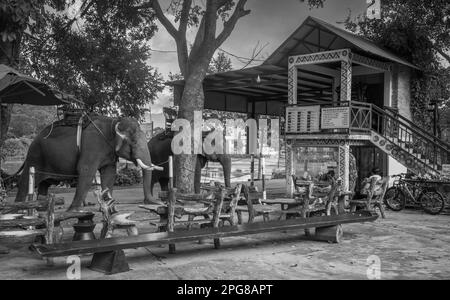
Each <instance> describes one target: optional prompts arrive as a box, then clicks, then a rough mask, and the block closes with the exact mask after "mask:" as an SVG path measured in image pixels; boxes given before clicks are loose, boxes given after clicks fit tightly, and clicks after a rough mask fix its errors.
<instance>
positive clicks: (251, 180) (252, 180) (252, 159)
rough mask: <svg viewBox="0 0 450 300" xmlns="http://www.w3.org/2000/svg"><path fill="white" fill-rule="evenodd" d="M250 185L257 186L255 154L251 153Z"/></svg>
mask: <svg viewBox="0 0 450 300" xmlns="http://www.w3.org/2000/svg"><path fill="white" fill-rule="evenodd" d="M250 174H251V175H250V176H251V177H250V187H254V186H255V155H253V154H252V155H251V162H250Z"/></svg>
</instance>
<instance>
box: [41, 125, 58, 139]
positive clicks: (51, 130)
mask: <svg viewBox="0 0 450 300" xmlns="http://www.w3.org/2000/svg"><path fill="white" fill-rule="evenodd" d="M54 124H55V122H53V123H52V127H51V128H50V132H49V133H48V134H47V135H46V136H45V137H44V140H46V139H48V138H49V136H50V135H51V134H52V132H53V125H54Z"/></svg>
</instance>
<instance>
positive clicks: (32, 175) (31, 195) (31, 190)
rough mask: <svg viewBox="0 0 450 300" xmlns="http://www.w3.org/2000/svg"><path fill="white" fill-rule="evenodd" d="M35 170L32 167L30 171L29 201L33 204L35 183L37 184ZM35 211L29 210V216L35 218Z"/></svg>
mask: <svg viewBox="0 0 450 300" xmlns="http://www.w3.org/2000/svg"><path fill="white" fill-rule="evenodd" d="M35 174H36V172H35V169H34V167H30V171H29V173H28V201H29V202H31V201H33V200H34V183H35ZM33 214H34V210H33V209H29V210H28V216H33Z"/></svg>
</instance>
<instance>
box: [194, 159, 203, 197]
mask: <svg viewBox="0 0 450 300" xmlns="http://www.w3.org/2000/svg"><path fill="white" fill-rule="evenodd" d="M201 180H202V165H201V162H200V159H198V158H197V163H196V165H195V174H194V191H195V193H196V194H200V187H201Z"/></svg>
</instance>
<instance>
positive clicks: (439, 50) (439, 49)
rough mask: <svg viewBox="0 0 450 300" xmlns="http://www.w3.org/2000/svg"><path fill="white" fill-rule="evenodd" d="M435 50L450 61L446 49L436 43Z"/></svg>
mask: <svg viewBox="0 0 450 300" xmlns="http://www.w3.org/2000/svg"><path fill="white" fill-rule="evenodd" d="M433 48H434V50H436V52H437V53H439V54H440V55H441V56H442V57H443V58H444V59H446V60H447V61H448V62H449V63H450V55H449V54H447V53H445V52H444V50H442V49H441V48H439V47H437V46H436V45H433Z"/></svg>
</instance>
